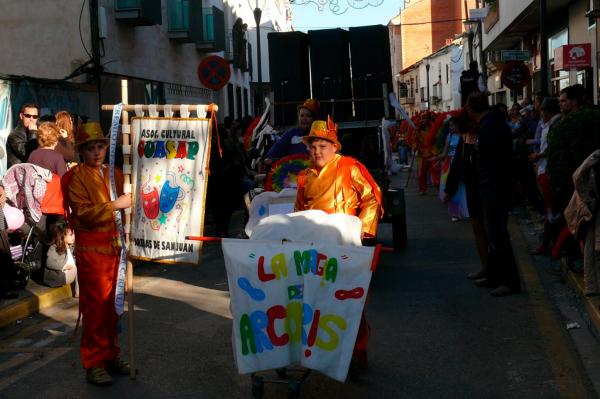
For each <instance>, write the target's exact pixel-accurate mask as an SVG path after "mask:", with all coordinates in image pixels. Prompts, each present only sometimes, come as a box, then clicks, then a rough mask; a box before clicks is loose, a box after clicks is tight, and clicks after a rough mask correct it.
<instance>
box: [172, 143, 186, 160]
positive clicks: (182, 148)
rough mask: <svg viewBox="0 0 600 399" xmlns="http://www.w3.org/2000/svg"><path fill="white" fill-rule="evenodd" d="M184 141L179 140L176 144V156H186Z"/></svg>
mask: <svg viewBox="0 0 600 399" xmlns="http://www.w3.org/2000/svg"><path fill="white" fill-rule="evenodd" d="M185 144H186V143H185V141H180V142H179V145H178V146H177V155H176V156H175V157H176V158H185V157H187V146H186V145H185Z"/></svg>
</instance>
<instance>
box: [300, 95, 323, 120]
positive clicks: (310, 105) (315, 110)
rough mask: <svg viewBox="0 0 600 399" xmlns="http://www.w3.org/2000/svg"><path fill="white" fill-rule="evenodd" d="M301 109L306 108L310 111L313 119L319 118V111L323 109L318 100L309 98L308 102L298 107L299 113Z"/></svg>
mask: <svg viewBox="0 0 600 399" xmlns="http://www.w3.org/2000/svg"><path fill="white" fill-rule="evenodd" d="M301 108H306V109H307V110H309V111H310V113H311V114H312V116H313V118H315V119H316V118H317V116H318V115H319V110H320V109H321V104H320V103H319V101H318V100H315V99H312V98H309V99H307V100H306V101H304V102H303V103H302V104H300V105H298V111H300V109H301Z"/></svg>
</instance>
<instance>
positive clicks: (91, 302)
mask: <svg viewBox="0 0 600 399" xmlns="http://www.w3.org/2000/svg"><path fill="white" fill-rule="evenodd" d="M107 146H108V142H107V139H106V138H105V137H104V135H103V133H102V129H101V127H100V124H99V123H97V122H91V123H86V124H85V125H83V126H82V127H81V128H80V131H79V132H78V134H77V149H78V151H79V153H80V155H81V158H82V159H83V163H82V164H79V165H77V166H75V167H74V168H73V169H71V170H70V171H68V172H67V173H66V174H65V175H64V176H63V178H62V180H61V185H62V190H63V194H64V198H65V204H66V205H67V206H68V207H69V208H70V211H69V212H68V220H69V223H70V225H71V227H72V228H73V230H74V231H75V250H76V254H77V255H76V256H77V269H78V275H77V278H78V279H79V287H80V297H79V309H80V312H81V314H82V315H83V332H82V336H81V347H80V354H81V361H82V363H83V367H84V368H85V369H86V379H87V381H88V382H90V383H92V384H96V385H108V384H110V383H111V382H112V378H111V377H110V375H109V374H108V372H115V373H119V374H129V365H128V364H127V363H126V362H124V361H122V360H120V359H119V357H118V356H119V347H118V342H117V322H118V316H117V312H116V310H115V288H116V282H117V269H118V266H119V259H120V253H121V243H120V240H119V236H118V233H117V227H116V223H115V212H119V211H121V210H122V209H125V208H129V207H130V206H131V195H130V194H126V195H121V196H119V197H118V198H117V199H116V200H114V201H111V196H110V182H109V171H108V168H107V167H106V165H103V162H104V158H105V156H106V149H107ZM116 172H117V171H116ZM119 172H120V171H119ZM115 178H116V183H117V187H123V175H122V173H115ZM65 208H66V209H67V207H65Z"/></svg>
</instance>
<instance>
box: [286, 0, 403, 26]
mask: <svg viewBox="0 0 600 399" xmlns="http://www.w3.org/2000/svg"><path fill="white" fill-rule="evenodd" d="M290 2H291V3H292V25H293V26H294V29H295V30H297V31H302V32H306V31H307V30H312V29H325V28H346V29H347V28H349V27H351V26H364V25H378V24H381V25H387V23H388V22H389V21H390V19H392V18H393V17H395V16H396V15H398V13H399V11H400V9H401V7H402V5H403V4H404V0H290Z"/></svg>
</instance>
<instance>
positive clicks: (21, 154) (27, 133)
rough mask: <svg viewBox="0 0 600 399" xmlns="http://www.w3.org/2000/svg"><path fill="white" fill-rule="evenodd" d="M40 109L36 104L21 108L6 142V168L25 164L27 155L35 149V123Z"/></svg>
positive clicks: (27, 104) (24, 105) (28, 104)
mask: <svg viewBox="0 0 600 399" xmlns="http://www.w3.org/2000/svg"><path fill="white" fill-rule="evenodd" d="M39 117H40V108H39V107H38V106H37V105H36V104H31V103H26V104H23V105H22V106H21V112H20V113H19V119H20V120H19V123H18V124H17V126H16V127H15V128H14V129H13V130H12V131H11V132H10V134H9V135H8V138H7V140H6V155H7V157H6V160H7V167H9V168H10V167H11V166H13V165H16V164H18V163H23V162H27V158H29V154H30V153H31V152H32V151H33V150H35V149H36V148H37V122H38V118H39Z"/></svg>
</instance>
